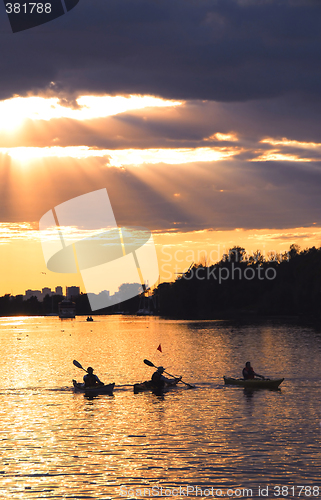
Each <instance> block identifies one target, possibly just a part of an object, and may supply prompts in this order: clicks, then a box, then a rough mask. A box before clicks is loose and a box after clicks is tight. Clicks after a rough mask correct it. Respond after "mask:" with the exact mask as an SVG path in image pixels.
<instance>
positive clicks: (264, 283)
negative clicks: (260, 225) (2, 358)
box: [0, 245, 321, 319]
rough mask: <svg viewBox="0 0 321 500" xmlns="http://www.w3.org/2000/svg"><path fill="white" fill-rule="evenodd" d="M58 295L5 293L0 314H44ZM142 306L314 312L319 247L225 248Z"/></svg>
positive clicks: (194, 311)
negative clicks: (268, 251)
mask: <svg viewBox="0 0 321 500" xmlns="http://www.w3.org/2000/svg"><path fill="white" fill-rule="evenodd" d="M62 299H63V297H62V296H59V295H56V296H52V297H49V296H46V297H45V298H44V299H43V301H42V302H39V301H38V300H37V298H36V297H31V298H30V299H28V300H23V298H22V296H16V297H13V296H11V295H10V294H7V295H4V296H3V297H0V316H15V315H49V314H57V313H58V304H59V302H61V300H62ZM142 299H143V297H142V296H137V297H133V298H132V299H130V300H127V301H125V302H122V303H120V304H117V306H113V307H109V308H105V309H100V310H99V311H96V312H95V313H94V314H116V313H119V312H120V311H122V312H126V313H127V314H136V313H137V311H138V310H139V309H140V308H141V307H142ZM74 302H75V304H76V315H90V314H93V313H92V311H91V308H90V305H89V301H88V298H87V295H86V294H80V295H79V296H78V297H76V298H75V300H74ZM143 303H144V306H143V307H144V308H145V310H147V311H148V312H150V313H153V314H158V315H161V316H164V317H171V318H183V319H219V318H228V317H231V316H235V315H238V314H246V315H257V316H284V315H287V316H288V315H290V316H314V317H316V318H320V311H321V248H315V247H312V248H309V249H305V250H300V248H299V247H298V246H297V245H291V246H290V249H289V251H288V252H284V253H282V254H270V255H268V256H264V255H262V254H261V252H260V251H256V252H254V253H253V254H252V255H249V254H247V252H246V250H245V249H244V248H241V247H237V246H235V247H233V248H231V249H230V250H229V251H228V252H227V253H226V254H225V255H223V257H222V259H221V260H220V261H219V262H217V263H216V264H213V265H206V263H198V264H193V265H192V266H191V267H190V268H189V269H188V271H187V272H186V273H184V274H182V275H179V276H178V277H177V279H176V280H175V281H174V282H170V283H161V284H159V285H158V287H157V288H155V290H154V291H153V294H150V293H149V294H148V296H147V294H145V297H144V299H143Z"/></svg>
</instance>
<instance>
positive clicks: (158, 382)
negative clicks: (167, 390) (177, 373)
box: [152, 366, 182, 389]
mask: <svg viewBox="0 0 321 500" xmlns="http://www.w3.org/2000/svg"><path fill="white" fill-rule="evenodd" d="M164 371H165V368H164V367H163V366H159V367H158V368H157V370H156V372H154V373H153V375H152V384H153V386H154V387H156V388H157V389H164V387H165V384H166V382H168V383H169V384H170V383H171V382H173V381H174V380H177V379H174V378H166V377H164V375H163V373H164ZM179 378H180V379H181V378H182V377H179Z"/></svg>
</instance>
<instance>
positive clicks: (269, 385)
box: [223, 377, 284, 389]
mask: <svg viewBox="0 0 321 500" xmlns="http://www.w3.org/2000/svg"><path fill="white" fill-rule="evenodd" d="M223 378H224V382H225V384H226V385H239V386H241V387H248V388H250V389H277V388H278V387H279V385H280V384H282V382H283V380H284V378H278V379H271V380H270V379H265V380H262V379H260V378H252V379H247V380H244V379H243V378H230V377H223Z"/></svg>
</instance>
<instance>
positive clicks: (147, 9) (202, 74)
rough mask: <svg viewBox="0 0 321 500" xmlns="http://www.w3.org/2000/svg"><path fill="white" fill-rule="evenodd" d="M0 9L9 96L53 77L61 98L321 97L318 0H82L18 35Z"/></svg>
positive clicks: (1, 88) (4, 88)
mask: <svg viewBox="0 0 321 500" xmlns="http://www.w3.org/2000/svg"><path fill="white" fill-rule="evenodd" d="M0 15H1V18H0V30H1V44H2V51H1V56H0V67H1V85H0V96H1V98H5V97H9V96H10V95H12V94H15V93H16V94H25V93H26V92H28V91H39V90H43V89H45V88H48V87H49V85H50V82H55V84H54V85H52V89H53V90H54V91H55V92H60V94H61V95H62V96H63V95H64V94H65V95H68V94H69V95H71V96H72V95H74V94H78V93H88V92H97V93H119V92H125V93H152V94H158V95H163V96H167V97H175V98H194V99H195V98H196V99H198V98H199V99H212V100H225V101H233V100H246V99H253V98H266V97H271V96H280V95H283V94H284V93H288V92H300V93H301V94H300V95H301V98H302V96H303V95H305V96H308V95H315V96H316V95H318V94H319V88H320V83H321V82H320V72H321V65H320V48H321V29H320V28H321V5H320V2H316V1H315V2H314V1H306V2H303V1H302V2H301V1H293V0H284V1H282V2H280V1H278V0H275V1H263V2H262V1H261V2H252V1H241V0H239V1H237V0H198V1H197V2H195V1H193V0H163V1H159V2H156V1H154V2H152V1H150V0H137V1H134V0H95V1H92V0H81V2H79V4H78V5H77V7H76V8H75V9H73V10H72V11H71V12H70V13H68V14H66V15H64V16H62V17H61V18H58V19H56V20H54V21H52V22H50V23H47V24H45V25H42V26H40V27H37V28H33V29H31V30H27V31H25V32H21V33H16V34H12V33H11V32H10V27H9V22H8V19H7V18H6V14H5V11H4V8H3V9H2V11H1V12H0ZM298 95H299V94H298Z"/></svg>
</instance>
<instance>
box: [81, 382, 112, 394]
mask: <svg viewBox="0 0 321 500" xmlns="http://www.w3.org/2000/svg"><path fill="white" fill-rule="evenodd" d="M72 383H73V386H74V391H75V392H83V393H85V394H87V395H92V396H97V395H98V394H109V395H112V393H113V390H114V387H115V383H113V384H107V385H95V386H93V387H85V384H84V383H80V382H76V380H73V381H72Z"/></svg>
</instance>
